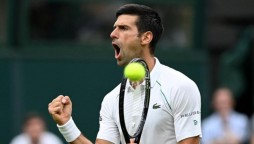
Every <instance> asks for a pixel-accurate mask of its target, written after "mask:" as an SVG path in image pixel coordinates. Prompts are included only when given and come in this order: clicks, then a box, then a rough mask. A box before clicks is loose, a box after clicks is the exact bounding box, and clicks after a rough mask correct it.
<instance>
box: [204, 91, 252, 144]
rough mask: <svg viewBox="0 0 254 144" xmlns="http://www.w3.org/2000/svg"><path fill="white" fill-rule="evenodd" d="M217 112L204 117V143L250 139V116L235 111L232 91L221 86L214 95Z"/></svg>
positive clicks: (235, 142)
mask: <svg viewBox="0 0 254 144" xmlns="http://www.w3.org/2000/svg"><path fill="white" fill-rule="evenodd" d="M213 108H214V110H215V112H214V113H213V114H212V115H211V116H209V117H208V118H206V119H204V121H203V125H202V131H203V135H202V141H203V144H242V143H244V142H246V141H247V139H248V118H247V116H245V115H244V114H240V113H238V112H236V111H234V100H233V95H232V92H231V91H230V90H229V89H227V88H219V89H218V90H216V91H215V93H214V96H213Z"/></svg>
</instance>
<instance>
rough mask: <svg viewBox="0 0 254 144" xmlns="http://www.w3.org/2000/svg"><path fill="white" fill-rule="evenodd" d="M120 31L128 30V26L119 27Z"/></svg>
mask: <svg viewBox="0 0 254 144" xmlns="http://www.w3.org/2000/svg"><path fill="white" fill-rule="evenodd" d="M119 29H120V30H128V27H127V26H119Z"/></svg>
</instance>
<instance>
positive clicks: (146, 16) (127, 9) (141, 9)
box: [116, 4, 163, 54]
mask: <svg viewBox="0 0 254 144" xmlns="http://www.w3.org/2000/svg"><path fill="white" fill-rule="evenodd" d="M122 14H129V15H137V16H138V17H139V19H138V20H137V23H136V25H137V28H138V31H139V34H142V33H144V32H147V31H151V32H152V33H153V39H152V41H151V43H150V52H151V53H152V54H153V53H154V51H155V47H156V44H157V42H158V40H159V39H160V37H161V35H162V32H163V25H162V21H161V18H160V16H159V14H158V13H157V12H156V11H155V10H153V9H152V8H150V7H148V6H145V5H140V4H126V5H123V6H122V7H120V8H119V9H118V10H117V12H116V17H117V18H118V16H120V15H122Z"/></svg>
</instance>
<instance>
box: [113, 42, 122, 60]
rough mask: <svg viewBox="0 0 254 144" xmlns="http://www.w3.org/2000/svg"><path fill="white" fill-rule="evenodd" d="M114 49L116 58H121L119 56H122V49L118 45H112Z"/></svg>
mask: <svg viewBox="0 0 254 144" xmlns="http://www.w3.org/2000/svg"><path fill="white" fill-rule="evenodd" d="M112 45H113V47H114V49H115V57H116V58H118V57H119V54H120V48H119V46H118V45H116V44H112Z"/></svg>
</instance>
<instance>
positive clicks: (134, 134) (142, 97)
mask: <svg viewBox="0 0 254 144" xmlns="http://www.w3.org/2000/svg"><path fill="white" fill-rule="evenodd" d="M132 62H138V63H141V64H142V65H143V66H144V68H145V71H146V74H145V78H144V80H142V82H140V83H143V84H144V85H140V87H137V89H134V90H133V91H129V90H127V92H126V82H127V78H126V77H125V76H123V78H122V82H121V87H120V95H119V119H120V125H121V128H122V132H123V135H124V139H125V142H126V143H130V139H134V142H135V143H137V144H139V142H140V138H141V135H142V131H143V127H144V125H145V121H146V117H147V112H148V108H149V101H150V73H149V69H148V66H147V64H146V62H145V61H144V60H142V59H140V58H135V59H133V60H132V61H131V62H130V63H132ZM141 86H142V87H141ZM138 88H139V89H138ZM125 93H128V97H125ZM129 95H131V96H133V97H131V96H130V97H129ZM128 98H131V99H132V101H130V99H128ZM133 121H134V122H135V123H134V122H133ZM126 124H127V125H126Z"/></svg>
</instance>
